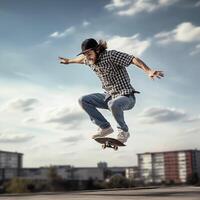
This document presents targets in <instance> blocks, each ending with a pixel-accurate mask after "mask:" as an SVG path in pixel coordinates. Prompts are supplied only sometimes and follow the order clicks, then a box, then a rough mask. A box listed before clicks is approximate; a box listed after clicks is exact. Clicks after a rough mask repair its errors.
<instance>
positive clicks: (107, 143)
mask: <svg viewBox="0 0 200 200" xmlns="http://www.w3.org/2000/svg"><path fill="white" fill-rule="evenodd" d="M94 140H96V141H97V142H98V143H100V144H102V149H105V148H106V147H108V148H112V149H114V150H115V151H117V150H118V147H120V146H126V145H125V144H123V143H121V142H120V141H119V140H117V139H114V138H109V137H97V138H95V139H94Z"/></svg>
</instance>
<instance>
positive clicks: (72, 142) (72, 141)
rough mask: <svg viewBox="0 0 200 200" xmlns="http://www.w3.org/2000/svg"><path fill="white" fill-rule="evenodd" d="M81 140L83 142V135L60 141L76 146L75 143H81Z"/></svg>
mask: <svg viewBox="0 0 200 200" xmlns="http://www.w3.org/2000/svg"><path fill="white" fill-rule="evenodd" d="M81 140H83V136H82V135H75V136H69V137H64V138H62V139H61V140H60V141H61V142H66V143H71V144H75V143H77V142H78V141H81Z"/></svg>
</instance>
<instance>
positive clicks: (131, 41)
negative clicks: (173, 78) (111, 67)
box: [108, 34, 151, 56]
mask: <svg viewBox="0 0 200 200" xmlns="http://www.w3.org/2000/svg"><path fill="white" fill-rule="evenodd" d="M150 44H151V42H150V40H148V39H146V40H140V39H139V34H136V35H133V36H131V37H122V36H113V37H111V38H109V40H108V47H109V49H116V50H119V51H122V50H123V52H126V53H129V54H133V55H135V56H140V55H141V54H142V53H143V52H144V51H145V50H146V49H147V48H149V47H150Z"/></svg>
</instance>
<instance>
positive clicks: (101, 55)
mask: <svg viewBox="0 0 200 200" xmlns="http://www.w3.org/2000/svg"><path fill="white" fill-rule="evenodd" d="M81 49H82V52H81V53H79V54H78V55H77V57H76V58H63V57H59V59H60V63H61V64H71V63H78V64H86V65H88V66H89V67H90V68H91V69H92V70H93V71H94V72H95V73H96V75H97V76H98V77H99V78H100V80H101V83H102V88H103V89H104V90H105V92H104V93H93V94H89V95H84V96H82V97H81V98H80V99H79V103H80V105H81V107H82V108H83V109H84V110H85V112H86V113H87V114H88V115H89V117H90V119H91V121H92V122H93V123H95V124H96V125H97V126H98V127H99V128H98V130H97V133H96V134H94V135H93V139H94V138H96V137H105V136H107V135H109V134H111V133H113V129H112V127H111V125H110V123H109V122H108V121H107V120H106V119H105V117H104V116H103V115H102V114H101V113H100V112H99V111H98V110H97V108H100V109H108V110H110V111H111V113H112V115H113V117H114V119H115V120H116V122H117V128H118V132H119V133H118V135H117V139H118V140H119V141H120V142H122V143H125V142H126V141H127V139H128V138H129V136H130V134H129V129H128V126H127V124H126V122H125V121H124V111H125V110H130V109H132V108H133V107H134V105H135V95H134V94H135V93H138V92H137V91H135V89H134V88H133V86H132V85H131V84H130V78H129V75H128V72H127V70H126V67H128V66H129V65H131V64H134V65H136V66H137V67H139V68H141V69H143V70H144V72H145V73H146V74H147V75H148V76H149V77H150V78H151V79H154V78H161V77H164V74H163V72H162V71H155V70H152V69H150V68H149V67H148V66H147V65H146V64H145V63H144V62H143V61H142V60H141V59H139V58H137V57H135V56H133V55H129V54H127V53H123V52H119V51H116V50H106V49H107V44H106V42H103V41H101V40H100V41H99V43H98V42H97V41H96V40H95V39H93V38H89V39H86V40H84V41H83V42H82V45H81Z"/></svg>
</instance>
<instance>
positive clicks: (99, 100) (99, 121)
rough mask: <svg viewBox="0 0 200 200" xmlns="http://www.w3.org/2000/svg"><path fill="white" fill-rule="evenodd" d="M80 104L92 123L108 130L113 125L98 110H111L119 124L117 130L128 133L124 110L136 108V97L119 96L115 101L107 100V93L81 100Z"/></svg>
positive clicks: (88, 96)
mask: <svg viewBox="0 0 200 200" xmlns="http://www.w3.org/2000/svg"><path fill="white" fill-rule="evenodd" d="M79 104H80V105H81V107H82V108H83V110H85V111H86V113H87V114H88V115H89V117H90V119H91V121H92V122H93V123H94V124H96V125H97V126H99V127H100V128H108V127H110V126H111V125H110V123H109V122H108V121H107V120H106V119H105V117H104V116H103V115H102V114H101V113H100V112H99V111H98V110H97V108H100V109H107V110H110V111H111V113H112V115H113V117H114V119H115V120H116V122H117V128H118V129H121V130H123V131H128V126H127V124H126V122H125V121H124V110H130V109H132V108H133V107H134V105H135V96H134V95H132V96H129V97H127V96H118V97H116V98H115V99H106V94H105V93H94V94H89V95H84V96H82V97H81V98H79Z"/></svg>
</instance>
